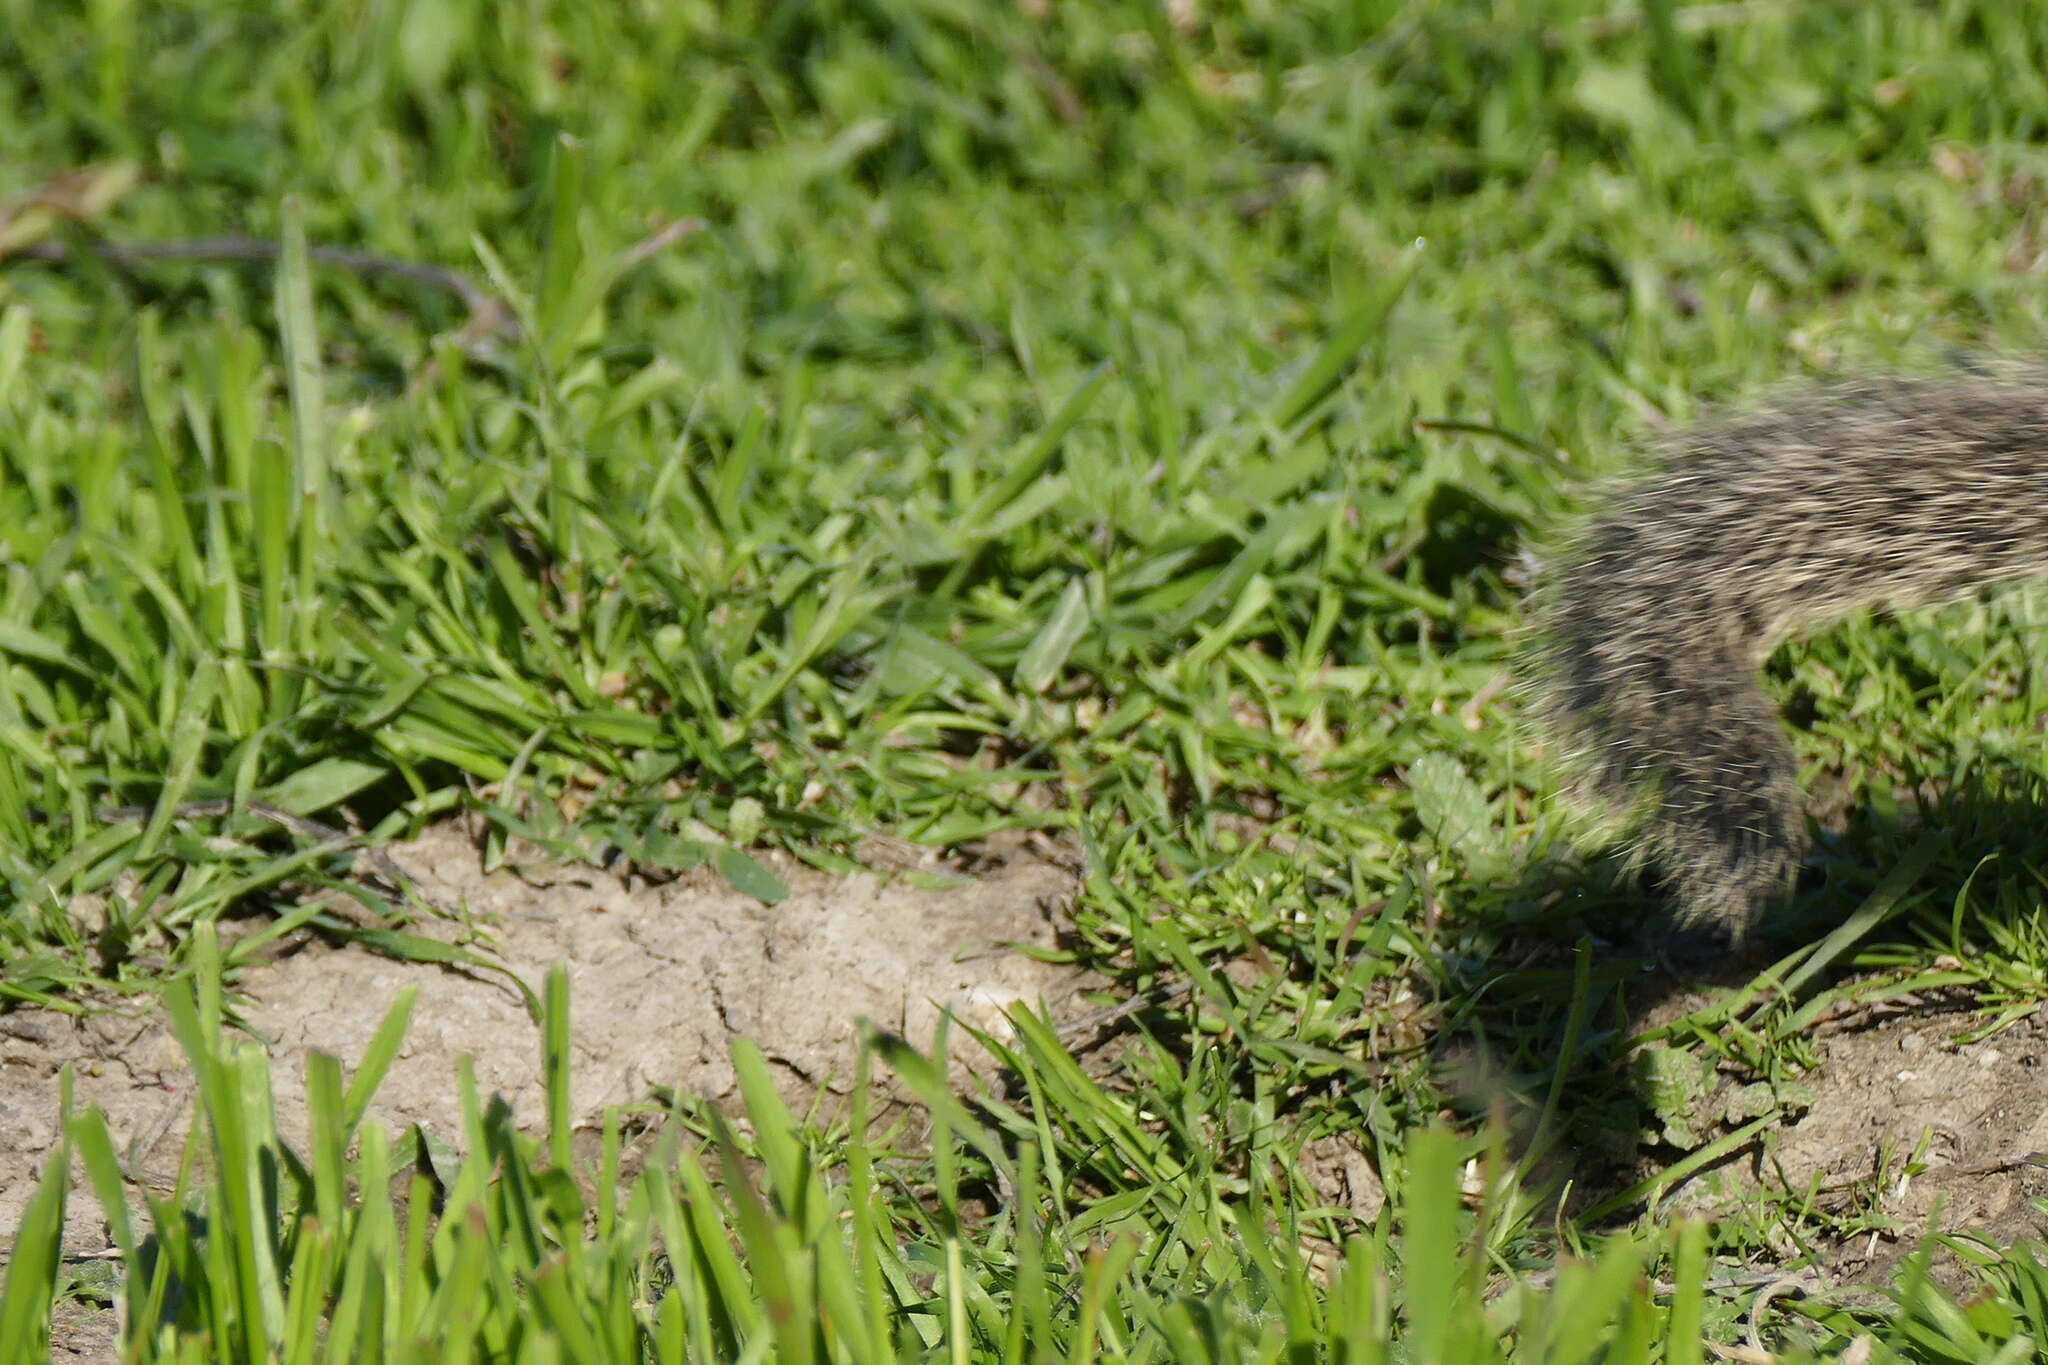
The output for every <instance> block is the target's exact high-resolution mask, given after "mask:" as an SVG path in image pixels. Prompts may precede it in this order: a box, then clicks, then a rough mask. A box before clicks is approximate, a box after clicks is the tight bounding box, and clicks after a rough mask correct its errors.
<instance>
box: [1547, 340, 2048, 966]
mask: <svg viewBox="0 0 2048 1365" xmlns="http://www.w3.org/2000/svg"><path fill="white" fill-rule="evenodd" d="M1660 454H1661V458H1660V459H1659V460H1658V461H1657V465H1656V467H1655V468H1654V470H1653V471H1652V472H1650V473H1647V474H1644V475H1639V476H1637V477H1635V478H1633V479H1631V480H1629V481H1627V482H1625V483H1623V484H1622V485H1621V486H1619V487H1618V488H1616V489H1614V490H1613V491H1612V492H1611V493H1610V495H1609V496H1608V499H1607V501H1606V502H1605V503H1604V504H1603V505H1602V507H1601V508H1600V510H1599V511H1597V512H1596V513H1595V514H1594V516H1593V518H1592V520H1591V521H1590V522H1589V523H1588V524H1587V525H1586V526H1585V527H1584V528H1583V529H1582V530H1580V531H1579V532H1578V533H1577V534H1576V536H1574V537H1573V538H1572V539H1571V540H1569V541H1568V542H1567V543H1566V545H1565V547H1564V549H1563V552H1562V553H1561V554H1560V555H1559V556H1558V558H1557V561H1556V563H1555V564H1554V566H1553V567H1552V568H1551V569H1550V570H1549V571H1548V572H1547V574H1546V575H1545V577H1546V580H1547V581H1546V583H1545V585H1544V586H1543V587H1542V588H1541V589H1540V593H1539V599H1538V606H1537V608H1536V611H1535V614H1534V627H1535V629H1534V641H1535V643H1534V649H1533V657H1532V661H1533V665H1534V667H1533V673H1534V680H1535V682H1536V687H1535V695H1536V698H1537V712H1538V715H1539V716H1540V717H1541V719H1542V721H1543V723H1544V724H1545V725H1546V727H1547V729H1548V731H1549V733H1550V735H1551V737H1552V739H1553V741H1554V742H1556V743H1557V744H1558V745H1559V746H1560V748H1561V749H1562V750H1563V751H1564V752H1565V754H1566V755H1567V756H1568V759H1576V764H1575V767H1576V769H1577V777H1578V779H1579V781H1580V784H1581V786H1582V789H1583V791H1584V793H1585V794H1587V795H1590V796H1591V797H1593V798H1594V799H1595V800H1596V801H1597V802H1598V803H1599V804H1600V805H1602V806H1605V807H1607V808H1609V809H1617V808H1618V809H1621V810H1624V811H1627V812H1628V813H1630V814H1632V815H1633V816H1634V817H1635V819H1636V822H1637V823H1636V830H1637V842H1636V847H1637V850H1638V853H1639V855H1640V856H1641V857H1642V858H1644V859H1645V860H1647V861H1648V862H1650V863H1651V864H1652V865H1653V866H1655V867H1656V868H1657V869H1659V870H1660V871H1661V872H1662V873H1663V874H1664V875H1665V876H1666V877H1667V878H1669V880H1670V883H1671V887H1672V890H1673V891H1674V893H1675V895H1676V900H1677V909H1678V916H1679V919H1680V922H1681V924H1682V925H1683V926H1684V927H1685V928H1687V929H1693V930H1700V929H1704V930H1707V931H1709V932H1716V931H1718V932H1719V933H1720V934H1722V935H1724V936H1726V937H1727V938H1729V939H1731V940H1734V941H1736V942H1740V941H1741V940H1742V939H1743V937H1744V936H1745V935H1746V934H1747V933H1748V932H1749V931H1750V930H1751V929H1752V928H1753V927H1754V926H1755V923H1756V920H1757V916H1758V913H1759V912H1760V911H1761V909H1762V908H1763V906H1764V904H1765V903H1766V902H1768V901H1769V900H1770V899H1771V898H1772V897H1773V896H1774V895H1776V894H1777V893H1779V892H1780V891H1782V890H1783V889H1785V887H1786V885H1787V884H1788V883H1789V882H1790V880H1791V877H1792V874H1793V873H1794V872H1795V871H1796V870H1797V869H1798V866H1799V863H1800V861H1801V858H1802V857H1803V855H1804V852H1805V847H1806V817H1805V811H1804V809H1803V807H1802V804H1801V800H1800V794H1799V789H1798V782H1797V777H1798V767H1797V764H1796V762H1795V761H1794V758H1793V755H1792V750H1791V747H1790V746H1789V744H1788V743H1787V741H1786V737H1785V734H1784V731H1783V729H1782V728H1781V722H1780V720H1779V717H1778V716H1777V714H1776V713H1775V712H1774V711H1773V709H1772V707H1771V705H1770V703H1769V702H1768V701H1767V700H1766V699H1765V697H1764V694H1763V692H1762V690H1761V688H1760V687H1759V685H1758V676H1757V675H1758V671H1759V669H1760V667H1761V665H1762V664H1763V661H1764V659H1765V657H1766V656H1767V655H1768V654H1769V652H1770V650H1771V647H1772V645H1773V644H1775V643H1776V642H1777V641H1778V640H1779V639H1781V638H1782V637H1784V636H1785V635H1787V634H1788V633H1790V632H1792V631H1795V630H1798V629H1801V628H1805V627H1811V626H1815V625H1818V624H1820V623H1821V622H1823V621H1826V620H1827V619H1829V618H1831V617H1835V616H1839V615H1841V614H1843V613H1845V612H1848V611H1850V610H1852V609H1854V608H1857V607H1862V606H1875V605H1883V606H1891V607H1911V606H1921V605H1926V604H1931V603H1935V602H1939V601H1942V600H1945V599H1949V598H1953V597H1956V596H1959V595H1962V594H1965V593H1967V592H1969V591H1970V590H1972V589H1974V588H1978V587H1981V586H1985V585H1988V584H1993V583H1997V582H2001V581H2005V580H2009V579H2016V578H2025V577H2033V576H2037V575H2043V574H2048V364H2041V365H2034V366H2031V367H2005V368H2001V369H1999V370H1997V371H1996V372H1995V373H1988V374H1977V375H1969V376H1958V377H1951V378H1942V379H1876V380H1860V381H1856V382H1852V383H1842V384H1836V385H1832V386H1828V387H1825V388H1823V389H1820V390H1818V391H1814V392H1810V393H1806V394H1802V395H1800V396H1797V397H1794V398H1791V399H1789V400H1787V401H1784V402H1782V403H1781V404H1779V405H1778V406H1775V407H1772V408H1769V409H1767V410H1765V411H1761V412H1757V413H1754V414H1752V415H1749V416H1739V417H1734V418H1730V419H1726V420H1722V421H1717V422H1712V423H1709V424H1707V425H1703V426H1701V427H1698V428H1695V429H1693V430H1691V431H1689V432H1686V433H1684V434H1681V435H1679V436H1677V437H1675V438H1673V439H1672V440H1670V441H1668V442H1666V443H1665V445H1664V448H1663V450H1662V451H1661V452H1660Z"/></svg>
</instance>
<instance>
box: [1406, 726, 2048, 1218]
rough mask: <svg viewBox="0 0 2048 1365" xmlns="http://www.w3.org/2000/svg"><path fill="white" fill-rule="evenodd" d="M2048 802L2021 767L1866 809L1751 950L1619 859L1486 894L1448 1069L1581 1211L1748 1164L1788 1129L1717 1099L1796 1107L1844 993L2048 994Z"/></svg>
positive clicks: (1475, 1113) (1905, 997)
mask: <svg viewBox="0 0 2048 1365" xmlns="http://www.w3.org/2000/svg"><path fill="white" fill-rule="evenodd" d="M2044 814H2048V799H2044V794H2043V790H2042V780H2041V778H2040V777H2039V776H2038V775H2036V774H2034V773H2032V772H2030V771H2027V770H2024V769H2019V768H2016V767H2006V768H2002V769H1997V768H1994V769H1989V770H1984V771H1980V772H1978V773H1976V774H1974V775H1971V776H1968V777H1966V778H1965V780H1963V781H1960V782H1957V783H1955V784H1954V785H1951V786H1948V787H1946V788H1944V789H1943V790H1941V791H1938V792H1927V793H1924V794H1923V796H1922V798H1921V799H1918V800H1913V799H1907V800H1904V801H1885V802H1866V803H1864V804H1861V805H1859V806H1857V807H1855V808H1853V809H1852V810H1851V811H1850V813H1849V815H1848V818H1847V820H1846V824H1845V827H1844V828H1841V829H1839V830H1833V831H1824V832H1823V833H1822V834H1821V835H1820V836H1819V837H1818V838H1817V839H1816V840H1815V846H1814V850H1813V852H1812V854H1811V856H1810V857H1809V858H1808V861H1807V865H1806V868H1805V870H1804V872H1803V874H1802V876H1801V878H1800V881H1799V884H1798V885H1797V887H1796V888H1795V889H1794V890H1793V892H1792V893H1791V894H1790V895H1788V896H1786V897H1784V898H1783V899H1782V900H1781V901H1780V902H1779V903H1778V904H1775V905H1773V906H1772V907H1770V909H1769V910H1768V911H1767V912H1766V914H1765V915H1764V916H1763V918H1762V920H1761V922H1760V924H1759V926H1758V929H1757V931H1756V933H1755V934H1754V935H1752V937H1751V938H1750V939H1749V941H1748V942H1746V943H1745V944H1744V945H1743V946H1742V948H1740V949H1739V950H1737V949H1733V948H1730V947H1729V946H1728V945H1727V943H1726V942H1725V941H1723V940H1720V939H1717V938H1716V937H1715V936H1714V935H1712V934H1710V933H1698V932H1691V933H1688V932H1686V931H1685V930H1684V929H1682V928H1681V927H1680V926H1679V925H1678V924H1677V923H1676V921H1675V919H1674V917H1673V915H1672V911H1671V905H1670V902H1669V900H1668V898H1667V897H1665V896H1664V895H1663V894H1662V892H1661V889H1660V888H1659V887H1658V886H1657V885H1656V884H1655V882H1654V880H1653V879H1650V878H1641V879H1639V878H1635V877H1632V876H1630V875H1628V874H1627V873H1626V872H1625V871H1624V869H1623V868H1622V866H1621V863H1620V860H1619V859H1618V858H1617V857H1615V856H1612V855H1596V856H1592V857H1587V858H1575V857H1568V856H1558V857H1543V858H1539V859H1537V860H1535V861H1533V862H1531V863H1530V864H1528V865H1527V866H1526V867H1524V868H1523V869H1521V870H1520V871H1519V872H1518V873H1517V874H1516V875H1514V876H1513V877H1511V878H1507V879H1504V880H1500V881H1496V882H1494V883H1491V884H1483V885H1477V886H1468V887H1466V888H1465V890H1464V896H1465V899H1466V901H1467V903H1468V904H1469V905H1471V906H1472V907H1473V909H1474V913H1475V917H1476V918H1478V919H1480V920H1481V921H1482V922H1483V923H1484V924H1485V928H1484V929H1483V930H1482V931H1480V932H1478V933H1476V934H1474V935H1472V936H1471V938H1472V941H1473V943H1474V944H1476V945H1477V948H1476V949H1475V948H1474V947H1472V946H1467V947H1466V949H1465V951H1464V952H1463V954H1462V955H1457V954H1454V953H1451V952H1446V953H1445V955H1444V956H1443V958H1442V959H1441V965H1442V967H1443V970H1444V972H1445V975H1446V978H1447V980H1446V983H1445V984H1446V988H1447V993H1448V996H1449V1003H1450V1008H1448V1009H1447V1010H1446V1011H1445V1021H1446V1027H1445V1028H1444V1029H1443V1030H1442V1031H1441V1032H1440V1033H1439V1034H1438V1036H1437V1037H1436V1039H1435V1040H1434V1044H1433V1054H1434V1055H1433V1057H1432V1063H1433V1066H1434V1068H1435V1072H1436V1075H1437V1078H1438V1081H1439V1083H1440V1084H1441V1085H1442V1086H1443V1088H1444V1089H1445V1090H1446V1091H1447V1092H1448V1093H1449V1094H1450V1095H1451V1096H1452V1097H1453V1102H1454V1104H1455V1106H1456V1107H1457V1108H1458V1109H1460V1110H1461V1111H1463V1112H1465V1113H1466V1114H1467V1116H1468V1117H1469V1118H1471V1119H1473V1120H1478V1119H1479V1118H1481V1117H1482V1116H1485V1117H1492V1118H1496V1119H1499V1120H1502V1121H1504V1125H1505V1128H1506V1130H1507V1132H1508V1133H1509V1135H1510V1144H1511V1150H1512V1151H1513V1153H1514V1154H1515V1155H1516V1156H1517V1157H1518V1158H1527V1159H1528V1169H1530V1170H1531V1171H1532V1172H1533V1173H1535V1174H1537V1175H1538V1176H1539V1177H1541V1178H1546V1179H1548V1180H1549V1181H1550V1182H1551V1183H1552V1184H1553V1185H1554V1186H1555V1187H1557V1188H1558V1189H1559V1190H1560V1191H1562V1190H1564V1189H1565V1188H1566V1186H1567V1184H1568V1185H1569V1189H1570V1194H1569V1197H1568V1198H1565V1199H1564V1201H1563V1202H1564V1207H1565V1208H1566V1209H1567V1210H1568V1211H1571V1212H1575V1213H1582V1214H1584V1213H1594V1214H1598V1213H1600V1212H1602V1211H1603V1209H1604V1211H1605V1212H1606V1213H1607V1214H1608V1215H1614V1214H1625V1213H1627V1212H1628V1211H1629V1209H1630V1208H1631V1207H1639V1203H1638V1202H1637V1201H1633V1200H1627V1199H1626V1196H1627V1194H1628V1192H1629V1191H1630V1190H1631V1189H1648V1188H1650V1187H1653V1186H1655V1185H1656V1184H1657V1183H1658V1181H1659V1178H1660V1176H1662V1175H1663V1174H1664V1173H1667V1172H1669V1173H1672V1179H1673V1180H1675V1179H1676V1178H1678V1177H1679V1176H1682V1175H1685V1174H1689V1173H1691V1172H1692V1171H1695V1170H1701V1169H1706V1168H1708V1167H1711V1166H1714V1165H1720V1164H1725V1163H1729V1162H1741V1161H1745V1160H1748V1159H1750V1158H1752V1157H1753V1156H1754V1155H1755V1154H1756V1152H1757V1151H1758V1150H1759V1148H1760V1144H1761V1142H1762V1140H1763V1138H1764V1136H1765V1135H1766V1134H1767V1133H1768V1132H1769V1131H1770V1129H1771V1127H1772V1126H1773V1125H1772V1124H1770V1123H1763V1124H1757V1123H1756V1120H1757V1119H1759V1118H1762V1117H1764V1115H1763V1114H1760V1113H1757V1112H1754V1111H1749V1110H1742V1109H1740V1108H1739V1107H1733V1106H1731V1108H1733V1112H1727V1111H1726V1110H1717V1109H1716V1108H1715V1105H1716V1103H1717V1102H1719V1101H1718V1100H1717V1098H1716V1096H1717V1094H1718V1096H1719V1097H1720V1099H1725V1098H1726V1097H1727V1096H1728V1095H1729V1094H1730V1093H1732V1092H1733V1090H1734V1089H1735V1088H1736V1087H1739V1086H1741V1085H1743V1084H1746V1083H1761V1084H1762V1085H1763V1086H1764V1087H1765V1090H1764V1092H1763V1093H1764V1094H1765V1095H1767V1096H1769V1097H1770V1098H1771V1099H1772V1100H1773V1102H1778V1101H1783V1102H1784V1103H1786V1104H1787V1105H1788V1106H1790V1105H1791V1104H1792V1101H1790V1100H1789V1099H1787V1098H1786V1097H1787V1096H1789V1095H1790V1094H1791V1092H1790V1090H1789V1088H1784V1087H1786V1086H1787V1085H1788V1083H1789V1082H1791V1081H1792V1080H1793V1079H1795V1078H1796V1077H1797V1075H1798V1074H1800V1072H1801V1070H1802V1067H1803V1058H1804V1057H1805V1056H1806V1055H1807V1050H1808V1048H1809V1047H1810V1043H1811V1038H1812V1036H1813V1030H1814V1028H1815V1026H1816V1023H1817V1022H1818V1021H1819V1020H1821V1019H1823V1018H1825V1017H1826V1011H1827V1009H1828V1007H1829V1006H1830V1005H1831V1004H1837V1003H1840V1004H1846V1002H1847V1001H1848V1000H1849V999H1850V997H1851V996H1852V995H1853V996H1854V998H1855V1000H1856V1002H1857V1004H1858V1006H1859V1007H1860V1008H1863V1009H1868V1008H1870V1007H1871V1006H1872V1005H1873V1004H1875V1003H1876V1002H1877V1001H1880V1000H1882V1001H1883V1002H1884V1004H1885V1011H1884V1013H1885V1017H1886V1019H1887V1020H1891V1019H1895V1018H1900V1017H1901V1016H1914V1017H1917V1016H1920V1015H1925V1014H1927V1013H1929V1012H1953V1011H1955V1010H1958V1009H1969V1008H1972V1007H1973V1006H1974V1004H1975V1002H1976V1001H1977V1000H1978V999H1979V998H1980V997H1982V996H1983V994H1984V992H1987V991H1988V992H1996V993H2001V998H2002V999H2003V998H2005V997H2009V996H2010V994H2011V992H2012V989H2013V986H2014V983H2015V982H2020V983H2024V982H2029V981H2033V982H2040V983H2043V989H2044V991H2048V922H2044V917H2043V916H2042V915H2041V914H2040V907H2041V902H2042V899H2043V896H2042V892H2043V888H2044V887H2048V840H2042V839H2040V837H2039V831H2040V830H2041V829H2042V827H2043V824H2044ZM1937 959H1940V961H1941V963H1942V964H1943V965H1944V966H1945V968H1946V970H1945V971H1944V972H1943V973H1942V975H1943V976H1944V978H1954V977H1960V978H1961V979H1960V980H1957V981H1954V982H1953V983H1952V984H1951V985H1949V986H1947V987H1945V988H1944V991H1942V992H1937V993H1933V994H1930V993H1929V992H1928V991H1927V990H1926V989H1925V988H1924V986H1919V985H1916V982H1925V981H1926V980H1928V979H1929V976H1928V972H1927V969H1928V968H1929V967H1931V966H1934V965H1936V962H1937ZM1979 973H1981V975H1978V974H1979ZM1887 977H1889V978H1891V979H1892V980H1893V981H1894V982H1895V983H1896V984H1895V985H1894V986H1892V987H1890V988H1889V989H1888V988H1887V986H1886V978H1887ZM1973 977H1974V978H1975V979H1972V978H1973ZM1852 979H1853V980H1855V981H1857V982H1859V983H1867V984H1869V985H1870V990H1869V991H1866V990H1865V989H1864V987H1863V985H1859V986H1858V987H1857V988H1856V990H1854V991H1853V992H1852V991H1851V990H1849V989H1848V987H1849V984H1850V982H1851V980H1852ZM1824 997H1825V998H1824ZM1900 1022H1901V1023H1902V1024H1903V1023H1904V1022H1906V1020H1905V1019H1902V1018H1901V1019H1900ZM1794 1112H1795V1110H1794V1108H1792V1107H1788V1108H1786V1109H1784V1110H1783V1111H1781V1113H1780V1118H1789V1117H1792V1116H1793V1114H1794ZM1746 1127H1753V1131H1751V1132H1749V1133H1748V1135H1747V1136H1744V1135H1743V1134H1744V1130H1745V1128H1746ZM1717 1145H1718V1146H1719V1148H1720V1149H1719V1150H1718V1151H1717V1150H1715V1148H1716V1147H1717ZM1617 1199H1622V1200H1624V1201H1625V1202H1622V1203H1620V1204H1616V1200H1617ZM1596 1221H1597V1219H1596Z"/></svg>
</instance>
